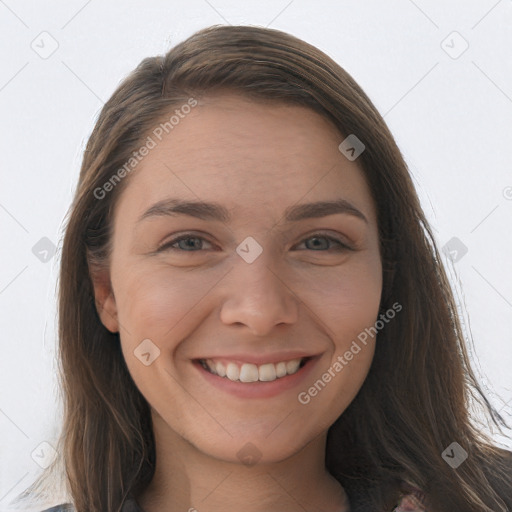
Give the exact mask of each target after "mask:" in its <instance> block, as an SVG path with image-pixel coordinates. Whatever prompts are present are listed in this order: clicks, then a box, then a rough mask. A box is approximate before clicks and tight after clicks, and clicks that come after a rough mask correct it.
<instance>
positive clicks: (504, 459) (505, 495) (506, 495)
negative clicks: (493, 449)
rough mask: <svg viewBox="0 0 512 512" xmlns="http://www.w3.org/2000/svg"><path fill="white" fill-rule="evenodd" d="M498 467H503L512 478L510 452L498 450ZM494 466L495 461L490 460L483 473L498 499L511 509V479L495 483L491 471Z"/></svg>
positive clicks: (511, 452) (511, 456)
mask: <svg viewBox="0 0 512 512" xmlns="http://www.w3.org/2000/svg"><path fill="white" fill-rule="evenodd" d="M499 451H500V458H499V461H497V462H499V463H500V466H502V467H505V470H506V471H508V472H509V475H511V476H512V451H509V450H505V449H500V450H499ZM495 464H496V460H490V461H489V463H488V465H487V467H486V468H485V471H486V473H487V475H488V479H489V481H490V482H491V484H492V485H493V487H494V490H495V491H496V492H497V494H498V495H499V496H500V498H501V499H502V500H503V501H504V502H505V503H506V504H507V506H508V507H512V478H511V479H510V480H509V481H508V482H507V483H504V482H503V481H502V480H499V481H497V480H496V478H495V476H494V474H493V473H492V471H491V468H492V466H493V465H495Z"/></svg>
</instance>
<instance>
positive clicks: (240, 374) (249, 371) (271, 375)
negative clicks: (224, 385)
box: [197, 357, 312, 382]
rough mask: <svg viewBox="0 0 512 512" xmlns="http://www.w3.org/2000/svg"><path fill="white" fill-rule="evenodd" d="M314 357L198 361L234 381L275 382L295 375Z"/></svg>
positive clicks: (213, 372) (214, 372) (211, 371)
mask: <svg viewBox="0 0 512 512" xmlns="http://www.w3.org/2000/svg"><path fill="white" fill-rule="evenodd" d="M310 359H312V357H301V358H296V359H290V360H288V361H279V362H277V363H264V364H261V365H256V364H252V363H240V362H237V361H226V360H222V359H198V360H197V362H198V363H199V364H200V365H201V366H202V367H203V368H204V369H205V370H206V371H207V372H209V373H211V374H213V375H217V376H219V377H222V378H225V379H229V380H230V381H232V382H273V381H275V380H278V379H282V378H284V377H287V376H288V375H295V374H296V373H297V372H298V371H299V370H300V369H301V368H303V367H304V365H305V364H306V363H307V362H308V361H309V360H310Z"/></svg>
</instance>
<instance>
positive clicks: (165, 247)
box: [156, 233, 354, 253]
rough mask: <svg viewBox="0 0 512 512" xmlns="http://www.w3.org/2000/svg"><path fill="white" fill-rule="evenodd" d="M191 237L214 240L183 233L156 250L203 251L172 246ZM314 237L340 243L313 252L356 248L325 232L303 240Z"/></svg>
mask: <svg viewBox="0 0 512 512" xmlns="http://www.w3.org/2000/svg"><path fill="white" fill-rule="evenodd" d="M190 238H197V239H199V240H204V241H206V242H208V243H210V244H211V243H212V242H210V241H208V240H207V239H206V238H204V237H202V236H199V235H195V234H193V233H185V234H183V235H180V236H178V237H176V238H173V239H172V240H169V241H168V242H166V243H164V244H162V245H161V246H160V247H159V248H158V249H157V251H156V252H163V251H169V250H170V251H179V252H183V253H191V252H203V250H201V249H198V250H197V251H194V250H191V251H186V250H184V249H178V248H175V247H171V246H172V245H175V244H177V243H178V242H180V241H181V240H187V239H190ZM312 238H323V239H325V240H329V241H330V242H335V243H337V244H339V246H338V248H335V249H327V250H319V251H313V250H312V249H309V250H311V251H313V252H342V251H353V250H354V249H353V248H352V247H349V246H348V245H347V244H345V243H343V242H342V241H341V240H338V239H337V238H334V237H331V236H328V235H325V234H323V233H314V234H313V235H311V236H308V237H307V238H304V239H303V240H302V242H304V241H306V240H310V239H312ZM302 242H301V243H302ZM306 250H307V249H306Z"/></svg>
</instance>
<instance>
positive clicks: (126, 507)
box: [41, 494, 142, 512]
mask: <svg viewBox="0 0 512 512" xmlns="http://www.w3.org/2000/svg"><path fill="white" fill-rule="evenodd" d="M41 512H75V507H74V506H73V505H72V504H71V503H61V504H60V505H55V506H54V507H51V508H47V509H45V510H42V511H41ZM121 512H142V509H141V508H140V507H139V505H138V503H137V502H136V501H135V498H134V497H133V496H132V495H131V494H130V495H129V496H128V497H127V498H126V500H125V502H124V504H123V508H122V510H121Z"/></svg>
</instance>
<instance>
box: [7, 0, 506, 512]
mask: <svg viewBox="0 0 512 512" xmlns="http://www.w3.org/2000/svg"><path fill="white" fill-rule="evenodd" d="M227 23H229V24H233V25H235V24H244V25H246V24H250V25H260V26H267V27H271V28H276V29H280V30H284V31H287V32H290V33H292V34H293V35H296V36H298V37H300V38H302V39H304V40H306V41H307V42H309V43H312V44H314V45H315V46H317V47H319V48H320V49H321V50H323V51H325V52H326V53H327V54H328V55H330V56H331V57H332V58H334V60H336V61H337V62H338V63H339V64H340V65H341V66H342V67H344V68H345V69H346V70H347V71H348V72H349V73H350V74H351V75H352V76H353V77H354V78H355V79H356V81H357V82H358V83H359V84H360V85H361V86H362V87H363V89H364V90H365V91H366V92H367V94H368V95H369V96H370V98H371V99H372V101H373V102H374V103H375V105H376V106H377V108H378V109H379V111H380V112H381V113H382V115H384V118H385V120H386V122H387V123H388V125H389V127H390V129H391V131H392V132H393V134H394V135H395V137H396V140H397V142H398V145H399V147H400V149H401V150H402V152H403V154H404V157H405V158H406V161H407V163H408V165H409V167H410V170H411V173H412V174H413V176H414V181H415V183H416V186H417V190H418V193H419V195H420V198H421V200H422V204H423V207H424V209H425V212H426V214H427V217H428V218H429V220H430V222H431V224H432V227H433V229H434V233H435V235H436V238H437V241H438V243H439V246H440V247H443V246H444V245H445V244H446V243H447V242H448V241H449V240H450V239H452V237H457V238H458V239H459V240H460V241H461V242H462V243H463V244H464V245H465V246H466V247H467V248H468V252H467V254H465V255H464V256H463V257H462V258H461V259H460V260H459V261H457V262H455V263H453V264H451V265H449V267H448V269H449V272H450V275H451V276H452V279H453V282H454V283H456V282H457V281H460V289H459V287H458V288H457V289H458V292H457V293H458V294H459V298H460V299H461V308H462V309H463V310H464V311H467V314H466V313H464V324H465V326H466V328H467V329H469V328H470V330H471V333H472V335H473V338H474V346H471V345H470V346H469V349H470V352H471V357H472V360H473V364H474V367H475V370H476V372H477V374H478V375H479V377H480V379H481V380H482V381H483V383H484V385H485V386H486V387H487V388H489V396H490V398H491V399H492V402H493V403H494V404H495V405H496V407H497V408H498V409H499V410H501V413H502V414H503V415H504V417H505V418H506V419H507V420H508V421H509V423H510V422H512V407H511V406H512V372H511V371H510V369H511V367H512V334H511V332H512V314H511V313H512V272H511V261H512V259H511V253H512V230H511V226H512V222H511V220H512V169H511V164H512V129H511V126H512V59H511V56H512V2H511V1H510V0H501V1H496V0H480V1H475V0H473V1H468V0H459V1H453V0H451V1H444V2H438V1H437V2H436V1H433V0H428V1H427V0H415V1H414V2H413V1H412V0H388V1H386V2H383V1H382V0H372V1H360V0H359V1H356V0H354V1H334V0H333V1H325V0H324V1H315V2H312V1H309V2H307V1H305V0H294V1H291V2H290V0H284V1H281V0H273V1H268V0H265V1H262V0H258V1H255V0H252V1H249V2H240V1H235V0H208V1H206V0H193V1H178V0H171V1H163V0H153V1H144V2H142V1H140V2H135V1H124V2H113V1H111V0H110V1H100V0H89V1H86V0H66V1H64V0H60V1H53V2H36V1H23V0H0V34H1V36H0V38H1V42H2V44H1V48H0V52H1V56H0V62H1V63H2V65H1V67H0V109H1V110H0V112H1V117H0V120H1V121H0V123H1V125H0V126H1V128H0V129H1V133H0V144H1V147H0V149H1V151H0V159H1V164H0V169H1V184H0V225H1V229H2V231H1V233H2V239H3V240H4V242H3V244H2V261H1V263H2V264H1V266H0V309H1V312H2V315H1V326H0V332H1V333H2V334H1V356H0V390H1V394H0V511H1V512H4V511H7V510H9V502H10V500H11V499H13V498H14V497H15V495H17V494H18V493H19V492H21V491H22V490H23V489H25V488H26V487H27V486H28V485H29V484H30V483H31V482H32V481H33V480H34V479H35V477H36V476H37V475H38V474H39V473H40V472H41V468H40V466H38V464H37V463H36V462H35V461H34V460H33V459H32V456H31V454H32V453H33V452H34V450H41V449H45V448H44V446H45V445H43V447H41V446H40V443H42V442H48V443H50V444H54V442H55V440H56V436H57V433H58V426H59V424H58V422H59V415H60V409H59V404H58V401H57V395H56V392H57V390H56V377H55V368H56V362H55V346H56V322H55V315H56V306H55V302H56V295H55V291H56V288H55V286H56V276H57V271H58V264H59V252H58V250H59V248H60V239H61V236H62V230H61V228H62V224H63V220H64V216H65V214H66V211H67V208H68V207H69V205H70V202H71V200H72V194H73V192H74V189H75V185H76V181H77V178H78V171H79V165H80V161H81V155H82V151H83V148H84V145H85V142H86V140H87V137H88V135H89V134H90V132H91V130H92V127H93V124H94V121H95V120H96V117H97V115H98V113H99V110H100V108H101V107H102V105H103V103H104V102H105V101H106V100H107V99H108V98H109V96H110V95H111V94H112V93H113V91H114V89H115V88H116V87H117V85H118V84H119V82H120V80H121V79H122V78H124V77H125V76H126V75H127V74H128V73H129V72H130V71H131V70H132V69H133V68H135V66H136V65H137V64H138V63H139V62H140V61H141V60H142V59H143V58H144V57H147V56H150V55H156V54H162V53H165V52H166V51H167V50H168V49H169V48H170V46H173V45H175V44H176V43H178V42H180V41H182V40H183V39H185V38H186V37H188V36H189V35H191V34H192V33H193V32H195V31H196V30H199V29H200V28H204V27H206V26H209V25H213V24H227ZM454 31H456V32H458V34H459V35H457V34H453V32H454ZM42 32H47V33H48V34H49V35H48V34H43V35H40V34H41V33H42ZM464 40H465V41H466V43H465V42H464ZM443 41H444V42H443ZM57 44H58V48H57V49H56V51H55V52H54V53H53V54H51V55H49V56H48V55H46V54H44V52H49V51H50V50H51V49H52V45H54V46H56V45H57ZM465 44H468V45H469V46H468V48H467V50H466V51H464V52H463V53H461V51H462V50H463V49H464V46H465ZM36 50H37V51H36ZM37 52H39V53H37ZM41 53H42V54H43V55H41ZM459 54H460V55H459ZM43 57H47V58H43ZM43 237H47V238H48V239H49V240H51V242H52V243H53V244H55V245H56V246H57V253H56V254H55V256H54V257H53V258H51V259H50V260H49V261H48V262H46V263H45V262H43V261H41V260H40V259H39V258H38V257H36V255H35V254H34V253H33V251H32V248H33V247H34V246H35V245H36V244H37V243H38V242H39V241H40V239H41V238H43ZM40 243H44V242H40ZM443 257H444V261H445V263H446V264H449V263H450V262H451V260H449V257H448V256H443ZM468 318H469V319H470V320H471V321H470V323H469V321H468ZM498 439H499V437H496V440H497V441H498ZM501 442H502V443H507V445H508V446H510V441H508V442H507V441H506V440H501Z"/></svg>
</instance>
